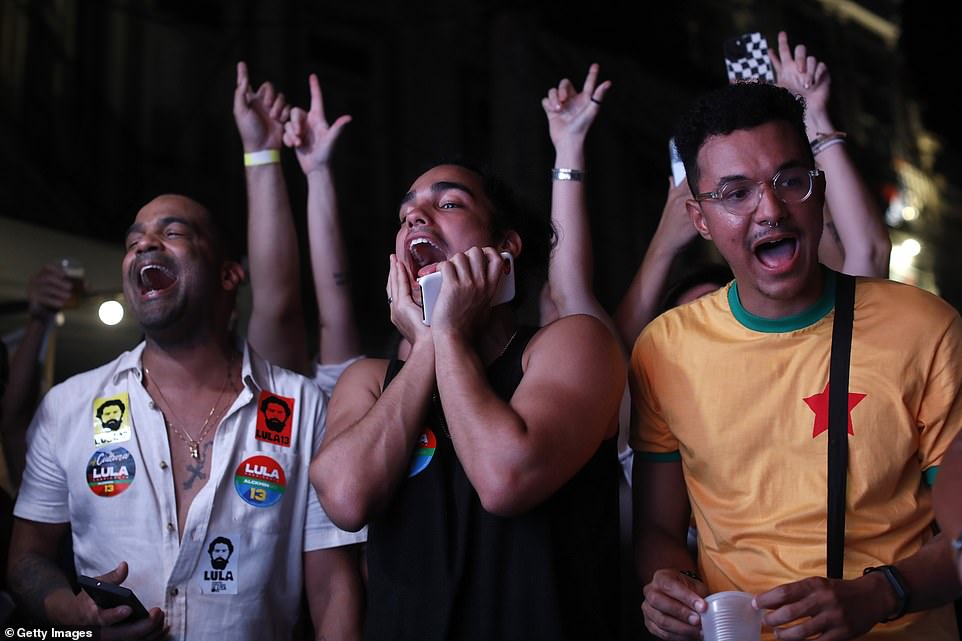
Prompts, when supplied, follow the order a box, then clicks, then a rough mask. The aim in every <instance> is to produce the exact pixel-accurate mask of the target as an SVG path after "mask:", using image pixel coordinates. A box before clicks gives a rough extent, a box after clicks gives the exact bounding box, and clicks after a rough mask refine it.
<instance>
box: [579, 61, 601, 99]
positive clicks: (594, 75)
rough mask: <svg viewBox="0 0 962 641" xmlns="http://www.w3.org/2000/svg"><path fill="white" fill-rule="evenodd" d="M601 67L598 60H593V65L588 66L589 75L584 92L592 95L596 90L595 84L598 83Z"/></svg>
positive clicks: (586, 77) (586, 78) (583, 88)
mask: <svg viewBox="0 0 962 641" xmlns="http://www.w3.org/2000/svg"><path fill="white" fill-rule="evenodd" d="M599 69H600V67H599V66H598V63H597V62H592V63H591V66H589V67H588V75H587V76H585V84H584V86H583V87H582V89H581V91H582V92H587V93H588V95H589V96H590V95H592V94H594V92H595V85H596V84H597V83H598V70H599Z"/></svg>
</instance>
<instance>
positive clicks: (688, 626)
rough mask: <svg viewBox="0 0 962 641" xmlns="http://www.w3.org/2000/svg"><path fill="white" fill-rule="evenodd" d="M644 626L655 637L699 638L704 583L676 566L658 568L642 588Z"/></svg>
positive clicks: (706, 593)
mask: <svg viewBox="0 0 962 641" xmlns="http://www.w3.org/2000/svg"><path fill="white" fill-rule="evenodd" d="M644 595H645V600H644V602H643V603H642V604H641V611H642V612H643V613H644V615H645V627H647V628H648V631H649V632H651V633H652V634H654V635H655V636H657V637H658V638H659V639H670V640H672V641H676V640H677V641H680V640H682V639H700V638H701V614H702V613H704V612H705V611H706V610H707V609H708V606H707V605H706V604H705V600H704V597H706V596H708V587H707V586H706V585H705V584H704V583H702V582H701V581H696V580H695V579H693V578H691V577H688V576H685V575H684V574H682V573H681V572H679V571H678V570H671V569H666V570H658V571H657V572H655V574H654V575H653V576H652V578H651V583H649V584H648V585H646V586H645V588H644Z"/></svg>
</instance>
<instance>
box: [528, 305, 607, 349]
mask: <svg viewBox="0 0 962 641" xmlns="http://www.w3.org/2000/svg"><path fill="white" fill-rule="evenodd" d="M561 345H565V346H567V347H570V348H571V349H575V350H583V349H595V350H597V349H599V348H602V349H614V350H615V351H616V352H618V351H620V347H619V346H618V341H617V339H616V338H615V337H614V336H613V335H612V333H611V331H610V330H609V329H608V328H607V327H606V326H605V324H604V323H602V322H601V321H600V320H598V319H597V318H595V317H594V316H590V315H588V314H572V315H570V316H563V317H561V318H559V319H557V320H555V321H553V322H551V323H548V324H547V325H545V326H544V327H542V328H541V329H539V330H538V331H537V333H535V335H534V336H533V337H532V339H531V342H530V343H528V347H529V349H538V350H540V349H555V348H557V347H559V346H561Z"/></svg>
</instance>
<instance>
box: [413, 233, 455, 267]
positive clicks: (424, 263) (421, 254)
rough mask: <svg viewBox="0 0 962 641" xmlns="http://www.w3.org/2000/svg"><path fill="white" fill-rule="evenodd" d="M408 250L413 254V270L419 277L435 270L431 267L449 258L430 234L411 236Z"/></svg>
mask: <svg viewBox="0 0 962 641" xmlns="http://www.w3.org/2000/svg"><path fill="white" fill-rule="evenodd" d="M408 252H409V253H410V254H411V263H412V266H413V269H412V271H414V272H415V274H416V276H418V277H420V276H424V275H425V274H428V273H430V272H433V271H434V270H433V269H431V268H432V267H434V265H436V264H437V263H440V262H441V261H444V260H447V258H448V257H447V255H446V254H445V253H444V251H443V250H442V249H441V248H440V247H438V246H437V244H435V242H434V240H433V239H432V238H431V237H429V236H416V237H414V238H409V239H408Z"/></svg>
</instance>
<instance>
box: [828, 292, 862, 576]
mask: <svg viewBox="0 0 962 641" xmlns="http://www.w3.org/2000/svg"><path fill="white" fill-rule="evenodd" d="M854 312H855V278H854V277H853V276H848V275H846V274H838V277H837V279H836V284H835V322H834V324H833V326H832V355H831V363H830V366H829V378H828V390H829V391H828V532H827V557H826V558H827V561H826V566H827V568H826V576H828V577H829V578H831V579H841V578H842V566H843V561H844V557H845V479H846V475H847V473H848V420H849V419H848V374H849V361H850V360H851V355H852V320H853V318H854V315H855V314H854Z"/></svg>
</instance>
